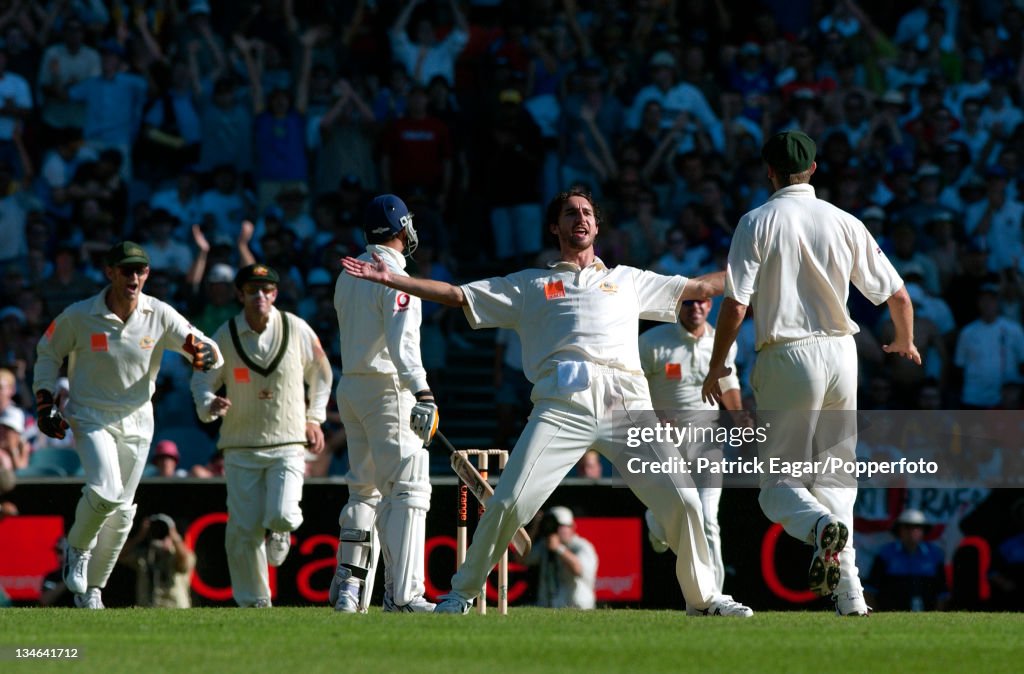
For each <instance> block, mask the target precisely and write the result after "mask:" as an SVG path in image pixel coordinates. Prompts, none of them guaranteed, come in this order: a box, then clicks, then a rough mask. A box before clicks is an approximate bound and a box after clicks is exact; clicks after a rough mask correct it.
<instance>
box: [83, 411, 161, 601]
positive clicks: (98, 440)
mask: <svg viewBox="0 0 1024 674" xmlns="http://www.w3.org/2000/svg"><path fill="white" fill-rule="evenodd" d="M68 423H69V424H70V426H71V430H72V431H73V432H74V434H75V450H76V451H77V452H78V458H79V460H80V461H81V462H82V470H83V471H84V472H85V486H84V487H83V488H82V497H81V499H79V501H78V506H77V508H76V509H75V523H74V524H73V525H72V526H71V529H70V530H69V531H68V543H69V544H70V545H71V546H72V547H75V548H79V549H81V550H92V558H91V559H90V560H89V568H88V571H87V574H86V575H87V579H88V584H89V587H100V588H102V587H105V586H106V584H107V579H108V578H109V577H110V573H111V572H112V571H113V570H114V565H115V564H116V563H117V557H118V555H119V554H120V553H121V549H122V548H123V547H124V543H125V541H126V540H128V534H129V533H130V532H131V529H132V522H133V521H134V519H135V505H134V503H133V502H134V500H135V491H136V490H137V489H138V488H139V481H140V480H141V479H142V471H143V470H145V468H146V458H147V457H148V456H149V445H150V443H151V442H152V439H153V407H152V405H150V404H148V403H147V404H146V405H143V406H142V407H140V408H139V409H137V410H129V411H123V410H122V411H110V410H98V409H94V408H89V407H81V406H78V405H75V404H74V401H71V402H70V403H68Z"/></svg>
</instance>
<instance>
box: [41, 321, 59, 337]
mask: <svg viewBox="0 0 1024 674" xmlns="http://www.w3.org/2000/svg"><path fill="white" fill-rule="evenodd" d="M56 330H57V321H55V320H54V321H50V324H49V325H48V326H46V332H44V333H43V334H44V335H46V339H53V333H54V332H55V331H56Z"/></svg>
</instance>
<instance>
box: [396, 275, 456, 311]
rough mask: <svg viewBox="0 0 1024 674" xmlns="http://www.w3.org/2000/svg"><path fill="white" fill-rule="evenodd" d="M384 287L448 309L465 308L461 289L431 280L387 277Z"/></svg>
mask: <svg viewBox="0 0 1024 674" xmlns="http://www.w3.org/2000/svg"><path fill="white" fill-rule="evenodd" d="M384 285H386V286H387V287H389V288H394V289H395V290H400V291H402V292H403V293H409V294H410V295H415V296H416V297H419V298H420V299H424V300H430V301H431V302H437V303H438V304H445V305H448V306H450V307H463V306H466V296H465V295H464V294H463V292H462V288H460V287H459V286H455V285H452V284H451V283H445V282H444V281H433V280H431V279H423V278H413V277H411V276H388V278H387V280H386V281H384Z"/></svg>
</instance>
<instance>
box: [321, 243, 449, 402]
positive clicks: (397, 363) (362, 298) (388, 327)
mask: <svg viewBox="0 0 1024 674" xmlns="http://www.w3.org/2000/svg"><path fill="white" fill-rule="evenodd" d="M371 253H377V255H379V256H381V257H382V258H384V261H385V262H386V263H387V265H388V269H389V271H390V272H391V273H392V274H394V275H395V276H408V275H409V274H407V273H406V271H405V256H404V255H402V254H401V253H399V252H398V251H396V250H395V249H393V248H388V247H387V246H378V245H369V246H367V247H366V252H365V253H363V254H362V255H360V256H359V259H360V260H364V261H366V262H371V263H372V262H373V258H372V256H371ZM334 309H335V311H337V312H338V332H339V333H340V339H341V369H342V375H366V374H397V375H398V379H399V381H400V382H401V383H402V386H404V387H406V388H407V389H408V390H409V391H411V392H413V393H416V392H418V391H424V390H426V389H427V388H429V387H428V386H427V372H426V370H424V369H423V361H422V360H421V359H420V321H421V320H422V313H423V312H422V302H421V301H420V299H419V298H418V297H414V296H412V295H409V294H408V293H404V292H401V291H398V290H394V289H393V288H388V287H387V286H384V285H381V284H379V283H367V282H366V281H363V280H362V279H357V278H354V277H352V276H349V275H348V274H346V273H344V272H342V274H341V275H340V276H339V277H338V282H337V283H336V284H335V286H334Z"/></svg>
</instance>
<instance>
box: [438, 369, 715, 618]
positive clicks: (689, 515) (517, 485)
mask: <svg viewBox="0 0 1024 674" xmlns="http://www.w3.org/2000/svg"><path fill="white" fill-rule="evenodd" d="M587 367H588V369H589V372H590V385H589V387H588V388H586V389H585V390H582V391H576V392H572V393H566V392H560V391H559V390H558V384H557V381H556V380H557V377H556V376H554V375H551V376H548V377H545V378H543V379H541V380H540V381H538V382H537V384H536V386H535V387H534V391H533V396H532V397H533V400H534V408H533V413H532V414H531V415H530V420H529V422H528V423H527V425H526V428H525V429H524V430H523V433H522V434H521V435H520V436H519V441H518V442H517V443H516V446H515V448H514V449H513V450H512V453H511V454H510V455H509V461H508V465H507V466H506V467H505V471H504V472H503V473H502V475H501V478H500V479H499V480H498V486H497V487H496V488H495V491H494V496H493V498H492V499H491V500H490V501H489V502H488V504H487V510H486V512H485V513H484V516H483V517H482V518H481V519H480V523H479V524H478V526H477V529H476V532H475V533H474V535H473V542H472V543H471V544H470V546H469V549H468V550H467V551H466V560H465V563H464V564H463V565H462V567H461V568H460V569H459V571H458V572H457V573H456V574H455V576H454V577H453V578H452V590H453V591H454V592H455V593H457V594H458V595H460V596H461V597H463V598H465V599H471V598H473V597H475V596H476V595H477V594H478V593H479V591H480V588H481V587H482V586H483V583H484V581H485V580H486V578H487V574H488V573H490V571H491V569H492V568H494V565H495V564H497V563H498V559H499V558H500V557H501V554H502V552H504V551H505V550H506V549H507V548H508V544H509V542H511V540H512V536H513V534H514V533H515V531H516V530H517V529H518V528H519V527H521V526H523V525H524V524H526V523H527V522H529V521H530V520H531V519H532V518H533V516H534V515H535V514H536V513H537V511H538V510H539V509H540V507H541V506H542V505H543V504H544V502H545V501H546V500H547V499H548V497H549V496H550V495H551V492H553V491H554V490H555V488H556V487H557V486H558V484H559V483H560V482H561V481H562V478H563V477H565V475H566V473H568V472H569V470H571V469H572V467H573V466H574V465H576V462H577V461H579V459H580V457H581V456H583V453H584V452H585V451H586V450H587V449H589V448H594V449H595V450H597V451H598V452H599V453H601V454H602V455H603V456H605V457H606V458H608V459H609V460H611V461H612V463H614V464H615V465H616V466H618V467H620V472H621V474H622V476H623V478H624V480H625V482H626V484H627V485H628V486H629V487H630V489H632V490H633V493H634V494H636V496H637V497H638V498H639V499H640V500H641V501H642V502H643V503H644V504H645V505H646V506H647V507H648V508H650V509H651V511H652V512H653V513H654V516H655V518H656V519H657V521H658V522H659V523H660V524H661V525H662V526H663V527H664V528H665V534H666V540H667V542H668V544H669V547H670V548H672V550H673V551H674V552H675V553H676V555H677V559H676V578H677V580H678V581H679V586H680V588H682V591H683V596H684V597H685V599H686V602H687V604H688V605H690V606H692V607H694V608H698V609H704V608H707V607H708V606H709V605H710V604H711V602H712V601H714V600H715V599H716V598H717V597H718V594H717V590H716V582H715V570H714V568H713V566H712V560H711V553H710V551H709V550H708V543H707V539H706V538H705V536H704V519H703V517H702V516H701V503H700V499H699V498H698V495H697V489H696V488H694V487H692V486H689V487H680V486H679V484H678V480H676V479H673V476H672V475H667V474H661V473H656V474H651V473H647V474H644V475H635V474H632V473H630V472H629V471H626V470H622V469H621V468H622V466H623V465H624V463H625V462H624V461H623V460H622V459H623V457H624V454H625V451H626V448H625V443H624V441H623V440H624V438H622V437H620V438H619V441H618V442H616V441H615V440H614V439H613V437H612V428H611V419H612V413H616V412H617V413H620V414H619V415H618V418H619V420H622V419H623V418H625V417H629V418H634V419H637V420H640V419H641V418H643V417H646V418H644V419H643V421H642V423H643V424H644V425H653V424H654V423H657V418H655V417H654V415H653V413H651V400H650V392H649V390H648V388H647V380H646V379H645V378H644V377H643V375H642V374H630V373H628V372H625V371H622V370H616V369H614V368H606V367H600V366H595V365H592V364H588V365H587ZM644 412H646V414H643V413H644ZM630 451H631V452H632V453H633V454H636V453H642V454H643V456H644V457H645V458H646V459H649V460H650V461H657V462H666V461H670V460H671V459H672V458H673V457H676V459H677V460H678V456H679V452H678V450H676V448H675V447H673V446H671V445H644V446H643V447H641V448H639V449H634V450H630ZM690 484H691V485H692V482H691V483H690Z"/></svg>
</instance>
